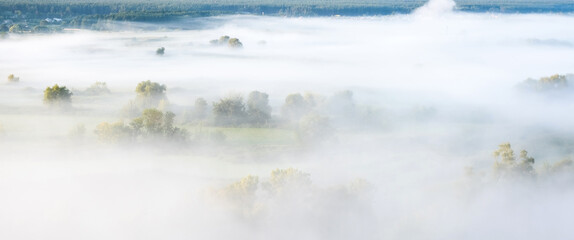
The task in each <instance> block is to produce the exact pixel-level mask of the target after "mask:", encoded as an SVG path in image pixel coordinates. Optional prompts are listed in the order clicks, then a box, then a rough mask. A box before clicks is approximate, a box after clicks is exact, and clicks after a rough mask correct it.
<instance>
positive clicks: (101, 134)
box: [95, 108, 188, 143]
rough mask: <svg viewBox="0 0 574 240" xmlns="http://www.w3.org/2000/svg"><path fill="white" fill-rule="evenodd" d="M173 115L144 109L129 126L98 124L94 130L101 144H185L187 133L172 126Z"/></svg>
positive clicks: (120, 123)
mask: <svg viewBox="0 0 574 240" xmlns="http://www.w3.org/2000/svg"><path fill="white" fill-rule="evenodd" d="M174 120H175V114H174V113H172V112H165V113H164V112H162V111H160V110H157V109H153V108H151V109H145V110H144V111H143V113H142V114H141V116H140V117H137V118H134V119H132V120H131V122H130V123H129V124H125V123H124V122H115V123H108V122H103V123H100V124H99V125H98V126H97V127H96V130H95V133H96V135H97V136H98V139H99V140H100V141H102V142H112V143H133V142H157V141H162V142H163V141H168V142H185V141H187V138H188V133H187V131H186V130H185V129H182V128H178V127H175V126H174Z"/></svg>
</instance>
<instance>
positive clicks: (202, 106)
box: [186, 98, 208, 122]
mask: <svg viewBox="0 0 574 240" xmlns="http://www.w3.org/2000/svg"><path fill="white" fill-rule="evenodd" d="M207 109H208V105H207V101H205V99H203V98H197V99H195V103H194V105H193V108H192V109H191V111H190V113H188V114H187V116H186V120H187V121H192V122H197V121H202V120H205V118H206V117H207Z"/></svg>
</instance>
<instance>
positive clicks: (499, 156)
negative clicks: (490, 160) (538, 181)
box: [493, 143, 536, 179]
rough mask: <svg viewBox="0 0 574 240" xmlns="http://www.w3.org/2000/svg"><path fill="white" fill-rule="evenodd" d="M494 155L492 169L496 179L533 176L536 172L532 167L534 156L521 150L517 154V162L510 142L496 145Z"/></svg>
mask: <svg viewBox="0 0 574 240" xmlns="http://www.w3.org/2000/svg"><path fill="white" fill-rule="evenodd" d="M494 157H495V158H496V161H495V162H494V166H493V170H494V176H495V177H496V178H497V179H500V178H502V179H506V178H513V177H521V176H523V177H524V176H527V177H534V176H535V174H536V173H535V171H534V167H533V164H534V158H532V157H529V156H528V152H527V151H526V150H522V151H520V156H519V157H520V160H521V161H520V162H517V161H516V156H515V154H514V150H512V147H511V146H510V143H503V144H500V145H498V150H496V151H494ZM499 160H500V161H499Z"/></svg>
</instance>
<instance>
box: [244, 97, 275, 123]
mask: <svg viewBox="0 0 574 240" xmlns="http://www.w3.org/2000/svg"><path fill="white" fill-rule="evenodd" d="M247 116H248V118H249V123H250V124H251V125H253V126H262V125H264V124H266V123H268V122H269V120H270V119H271V106H269V95H267V93H262V92H259V91H253V92H251V93H249V97H248V98H247Z"/></svg>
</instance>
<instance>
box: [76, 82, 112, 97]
mask: <svg viewBox="0 0 574 240" xmlns="http://www.w3.org/2000/svg"><path fill="white" fill-rule="evenodd" d="M110 93H111V92H110V89H108V85H107V84H106V83H105V82H96V83H94V84H92V85H91V86H90V87H88V88H86V90H85V91H84V93H83V94H85V95H89V96H96V95H102V94H110Z"/></svg>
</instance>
